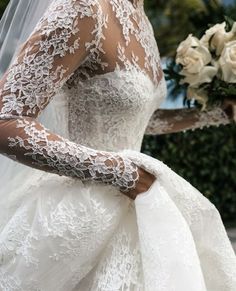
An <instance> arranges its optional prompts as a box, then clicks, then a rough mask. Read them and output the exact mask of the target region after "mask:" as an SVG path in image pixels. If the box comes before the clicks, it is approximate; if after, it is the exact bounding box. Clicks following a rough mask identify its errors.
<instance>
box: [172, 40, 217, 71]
mask: <svg viewBox="0 0 236 291" xmlns="http://www.w3.org/2000/svg"><path fill="white" fill-rule="evenodd" d="M211 59H212V57H211V54H210V52H209V50H208V49H207V48H206V47H205V46H203V45H202V44H201V43H200V41H199V40H198V39H197V38H196V37H193V36H192V35H191V34H190V35H189V36H188V38H187V39H186V40H185V41H183V42H182V43H181V44H180V46H179V47H178V49H177V56H176V63H177V64H181V65H182V66H183V70H184V71H185V72H188V73H191V74H195V73H200V72H201V70H202V69H203V67H204V66H205V65H207V64H209V63H210V62H211Z"/></svg>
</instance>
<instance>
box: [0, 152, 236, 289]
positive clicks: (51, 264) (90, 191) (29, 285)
mask: <svg viewBox="0 0 236 291" xmlns="http://www.w3.org/2000/svg"><path fill="white" fill-rule="evenodd" d="M121 154H123V155H125V156H128V157H129V158H131V159H132V160H133V161H134V162H136V163H137V164H139V165H140V166H141V167H143V168H145V169H146V170H147V171H149V172H151V173H153V174H154V175H155V176H156V180H155V182H154V183H153V184H152V186H151V187H150V188H149V190H148V191H146V192H144V193H142V194H140V195H139V196H137V198H136V199H135V200H134V201H133V200H131V199H129V198H128V197H126V196H125V195H123V194H122V193H121V192H120V191H119V190H118V189H116V188H115V187H113V186H111V185H103V184H99V183H94V182H86V183H85V182H82V181H80V180H77V179H72V178H68V177H60V176H57V175H55V174H50V173H46V172H43V171H38V170H32V169H31V170H30V173H29V175H28V176H22V177H20V176H18V178H17V179H15V180H14V179H13V181H12V183H8V185H4V187H3V188H2V190H1V191H3V189H4V191H5V194H6V196H8V197H10V199H8V200H7V203H8V205H6V209H7V211H8V215H4V210H5V211H6V209H5V208H4V201H3V198H1V200H2V201H0V205H1V208H2V210H3V211H2V214H1V215H0V217H2V219H3V220H2V224H1V228H0V290H1V291H15V290H17V291H18V290H21V291H36V290H37V291H52V290H57V291H126V290H127V291H236V256H235V253H234V251H233V248H232V245H231V243H230V241H229V238H228V236H227V233H226V230H225V227H224V225H223V222H222V219H221V216H220V214H219V212H218V210H217V209H216V207H215V206H214V205H213V204H212V203H211V202H210V201H209V200H208V199H207V198H205V197H204V196H203V195H202V194H201V193H200V192H199V191H198V190H197V189H196V188H195V187H193V186H192V185H191V184H190V183H189V182H188V181H186V180H185V179H183V178H182V177H181V176H179V175H178V174H177V173H175V172H174V171H173V170H172V169H171V168H169V167H168V166H167V165H166V164H164V163H163V162H161V161H159V160H157V159H154V158H151V157H149V156H147V155H145V154H142V153H140V152H136V151H131V150H125V151H122V152H121ZM19 177H20V178H19ZM1 197H2V196H1ZM11 205H12V207H11ZM15 205H17V207H16V206H15ZM5 214H6V213H5Z"/></svg>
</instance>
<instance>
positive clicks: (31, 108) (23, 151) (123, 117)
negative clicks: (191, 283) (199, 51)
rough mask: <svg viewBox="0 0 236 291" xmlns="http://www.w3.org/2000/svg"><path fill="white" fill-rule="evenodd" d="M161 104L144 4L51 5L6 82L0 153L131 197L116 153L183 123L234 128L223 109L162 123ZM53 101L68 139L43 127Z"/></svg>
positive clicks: (83, 0)
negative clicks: (43, 116) (111, 187)
mask: <svg viewBox="0 0 236 291" xmlns="http://www.w3.org/2000/svg"><path fill="white" fill-rule="evenodd" d="M165 96H166V84H165V80H164V77H163V71H162V68H161V61H160V55H159V51H158V47H157V45H156V40H155V37H154V33H153V28H152V26H151V24H150V22H149V20H148V18H147V16H146V14H145V12H144V7H143V0H137V1H135V2H134V3H132V2H131V1H129V0H54V1H52V4H51V5H50V7H49V8H48V9H47V11H46V13H45V14H44V16H43V17H42V18H41V20H40V22H39V23H38V24H37V26H36V28H35V29H34V31H33V33H32V34H31V36H30V37H29V39H28V40H27V41H26V42H25V43H24V44H23V46H22V47H21V49H20V51H19V53H18V56H17V57H16V59H15V60H14V62H13V64H12V65H11V66H10V68H9V70H8V71H7V72H6V74H5V75H4V77H3V79H2V80H1V82H0V97H1V98H0V134H1V140H0V151H1V153H3V154H4V155H7V156H8V157H10V158H12V159H15V160H16V161H18V162H21V163H24V164H26V165H29V166H31V167H35V168H38V169H42V170H45V171H50V172H53V173H57V174H59V175H66V176H70V177H75V178H80V179H81V180H95V181H98V182H103V183H110V184H113V185H114V186H118V187H119V188H120V189H121V190H122V191H129V190H130V189H132V188H134V187H135V185H136V183H137V181H138V179H139V175H138V170H137V166H136V165H135V164H134V163H133V162H132V161H131V160H129V159H128V158H126V157H122V155H121V154H118V151H119V150H122V149H125V148H127V149H134V150H140V149H141V143H142V139H143V136H144V134H145V133H146V134H158V133H165V132H169V131H170V129H171V128H173V126H174V125H173V122H174V123H177V122H178V120H180V119H181V120H182V121H181V124H182V125H181V127H180V128H179V130H184V129H186V128H187V129H188V128H197V127H202V126H204V125H209V124H213V125H215V124H222V123H224V124H226V123H229V122H230V120H229V118H228V116H227V115H226V113H224V112H223V111H222V110H221V109H217V110H218V115H215V112H216V111H212V113H211V114H209V113H208V115H206V113H199V112H192V111H188V112H185V111H184V114H182V113H181V112H178V116H174V118H172V117H171V115H170V114H169V113H168V114H167V116H166V115H165V114H164V115H163V116H162V114H159V113H160V109H158V108H159V106H160V104H161V103H162V101H163V100H164V98H165ZM53 97H54V99H59V98H62V99H63V106H62V107H61V110H62V111H63V112H62V113H63V114H64V113H65V112H66V113H65V115H66V116H67V118H66V123H67V128H68V135H67V136H60V135H58V134H56V133H53V132H51V131H50V130H48V129H46V128H45V127H44V126H43V125H42V124H41V123H40V122H39V121H38V119H37V118H38V117H40V115H41V113H42V112H43V111H44V110H45V109H46V107H47V105H48V104H49V103H50V102H52V99H53ZM188 116H191V118H188ZM212 116H213V117H214V118H212ZM186 118H187V119H188V122H187V126H184V124H185V122H184V121H185V119H186ZM63 120H64V119H63ZM58 125H59V127H60V126H61V125H60V124H58Z"/></svg>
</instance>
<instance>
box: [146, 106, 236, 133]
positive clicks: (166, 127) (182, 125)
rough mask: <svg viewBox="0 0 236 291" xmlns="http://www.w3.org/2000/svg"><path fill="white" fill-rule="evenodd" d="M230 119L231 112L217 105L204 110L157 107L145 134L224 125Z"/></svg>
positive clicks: (231, 118) (231, 119) (230, 120)
mask: <svg viewBox="0 0 236 291" xmlns="http://www.w3.org/2000/svg"><path fill="white" fill-rule="evenodd" d="M232 121H233V117H232V112H229V111H227V110H223V109H222V108H221V107H217V106H214V107H213V108H212V109H210V110H205V111H201V110H200V109H197V108H183V109H157V110H156V111H155V112H154V113H153V115H152V116H151V118H150V120H149V123H148V126H147V128H146V130H145V134H147V135H156V134H167V133H173V132H180V131H186V130H189V129H191V130H195V129H197V128H200V129H202V128H203V127H209V126H219V125H221V124H224V125H226V124H229V123H230V122H232Z"/></svg>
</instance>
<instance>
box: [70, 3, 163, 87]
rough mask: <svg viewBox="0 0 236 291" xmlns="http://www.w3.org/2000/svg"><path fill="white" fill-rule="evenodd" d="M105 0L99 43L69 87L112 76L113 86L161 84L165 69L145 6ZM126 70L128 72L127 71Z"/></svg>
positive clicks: (100, 19)
mask: <svg viewBox="0 0 236 291" xmlns="http://www.w3.org/2000/svg"><path fill="white" fill-rule="evenodd" d="M140 1H141V0H140ZM101 3H102V4H101V5H103V7H101V13H102V15H100V16H99V20H98V26H97V29H98V30H99V31H100V37H99V39H100V40H99V43H96V46H94V47H93V49H92V50H91V51H90V53H89V54H88V56H87V58H86V59H85V60H84V62H83V63H82V64H81V65H80V67H79V68H78V69H77V70H76V71H75V73H74V74H73V75H72V76H71V78H70V79H69V80H68V82H67V85H68V87H76V86H78V84H80V85H81V83H83V82H85V83H86V84H89V82H88V80H90V79H93V80H95V79H96V80H98V79H99V78H101V79H102V80H103V81H104V79H109V80H110V79H112V81H110V85H111V86H112V87H113V90H114V88H115V89H117V87H118V88H120V86H121V85H123V86H129V87H130V88H129V89H130V90H132V88H131V87H132V86H131V85H133V86H134V87H136V90H137V89H140V87H142V88H143V86H144V87H145V85H146V87H147V90H150V87H153V89H155V88H157V87H158V84H159V82H160V80H161V79H162V78H163V71H162V67H161V60H160V55H159V50H158V47H157V44H156V39H155V36H154V32H153V28H152V26H151V24H150V22H149V20H148V18H147V16H146V14H145V12H144V10H143V7H141V6H140V7H138V8H136V9H134V7H133V5H132V3H131V2H130V1H129V0H103V1H101ZM124 71H125V72H127V74H123V72H124ZM119 72H122V78H117V80H115V79H114V78H113V77H117V76H118V73H119ZM114 73H115V74H114ZM137 76H138V77H137ZM119 77H120V75H119ZM94 78H95V79H94ZM137 81H138V82H137ZM140 81H141V83H140ZM151 85H152V86H151ZM99 86H101V82H100V85H99ZM133 90H135V88H133Z"/></svg>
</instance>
